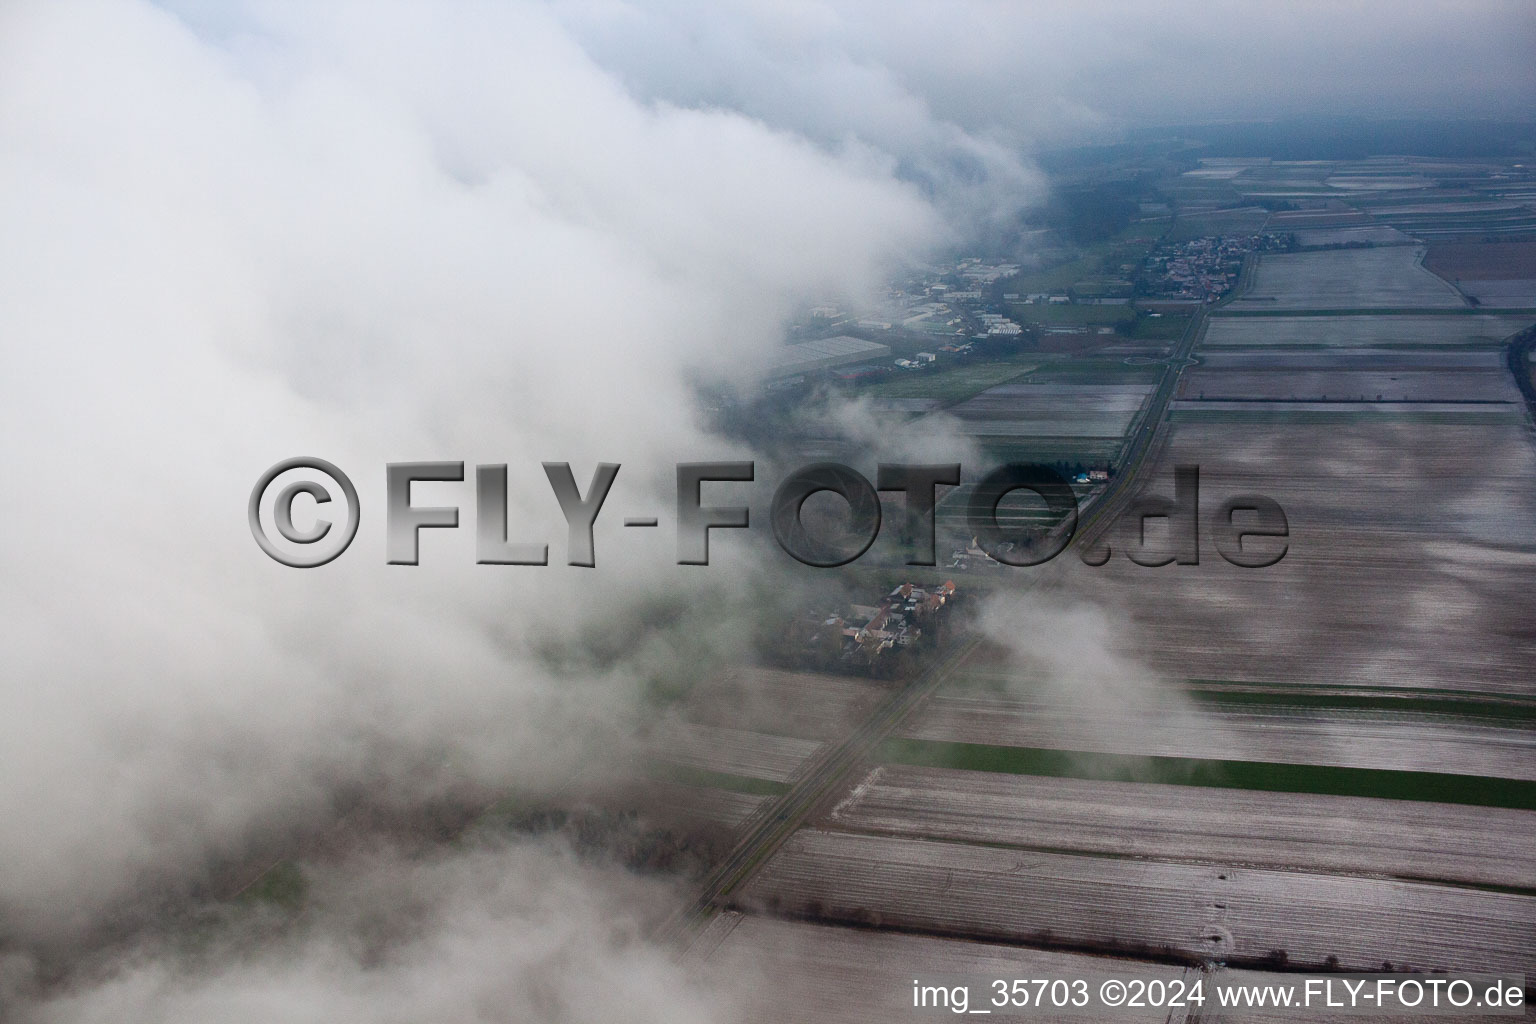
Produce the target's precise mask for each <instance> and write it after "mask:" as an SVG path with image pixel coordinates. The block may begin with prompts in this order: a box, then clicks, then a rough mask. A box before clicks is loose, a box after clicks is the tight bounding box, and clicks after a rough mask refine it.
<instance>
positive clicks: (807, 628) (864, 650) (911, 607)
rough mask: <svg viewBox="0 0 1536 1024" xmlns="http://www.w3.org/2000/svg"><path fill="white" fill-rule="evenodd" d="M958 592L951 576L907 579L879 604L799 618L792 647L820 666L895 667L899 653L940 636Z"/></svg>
mask: <svg viewBox="0 0 1536 1024" xmlns="http://www.w3.org/2000/svg"><path fill="white" fill-rule="evenodd" d="M954 597H955V584H954V583H953V582H952V581H945V582H943V583H937V584H928V585H918V584H914V583H903V584H902V585H901V586H899V587H897V588H895V589H894V590H892V591H891V592H890V593H889V594H887V595H886V596H885V598H884V599H883V600H882V601H881V602H880V603H879V604H876V605H862V604H855V605H851V606H850V607H849V608H848V609H847V610H846V612H844V613H843V614H832V615H822V614H813V615H809V616H807V617H806V618H804V619H802V620H800V621H799V622H797V623H795V626H794V629H793V633H794V636H793V637H792V645H791V646H792V648H793V649H794V650H796V651H797V652H798V654H799V657H800V660H802V661H808V662H810V663H811V664H812V665H814V666H816V667H820V668H837V669H841V670H843V671H851V672H873V673H877V674H879V673H883V672H886V671H894V670H895V669H896V666H895V664H894V662H895V661H896V660H897V659H895V658H894V657H893V656H894V655H896V654H900V653H903V652H909V651H911V650H912V648H913V647H914V646H918V645H921V644H923V643H924V642H925V641H928V642H932V641H934V640H936V639H937V637H938V634H939V633H940V632H941V631H942V627H943V625H944V623H945V621H946V620H947V617H948V613H949V611H950V610H951V609H952V607H953V601H954Z"/></svg>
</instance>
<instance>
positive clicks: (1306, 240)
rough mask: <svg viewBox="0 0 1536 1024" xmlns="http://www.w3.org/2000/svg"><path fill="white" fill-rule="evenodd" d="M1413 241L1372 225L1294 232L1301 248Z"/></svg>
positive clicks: (1391, 229) (1378, 225)
mask: <svg viewBox="0 0 1536 1024" xmlns="http://www.w3.org/2000/svg"><path fill="white" fill-rule="evenodd" d="M1412 243H1413V239H1412V238H1411V237H1410V236H1408V235H1405V234H1403V233H1402V232H1401V231H1399V230H1397V228H1394V227H1390V226H1388V225H1386V224H1372V225H1370V226H1369V227H1358V228H1304V229H1302V230H1299V231H1297V232H1296V244H1297V245H1299V246H1302V247H1303V248H1313V247H1320V246H1328V245H1411V244H1412Z"/></svg>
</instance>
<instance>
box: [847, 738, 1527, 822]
mask: <svg viewBox="0 0 1536 1024" xmlns="http://www.w3.org/2000/svg"><path fill="white" fill-rule="evenodd" d="M874 760H876V761H879V762H883V763H891V764H905V765H915V766H919V767H927V768H959V769H963V770H966V771H979V772H1002V773H1006V774H1010V775H1041V776H1046V777H1049V778H1069V779H1094V780H1098V781H1103V782H1158V783H1163V784H1165V785H1174V786H1199V787H1205V788H1214V789H1248V790H1262V791H1265V792H1271V793H1317V794H1323V795H1328V796H1359V797H1374V798H1377V799H1382V800H1416V801H1433V802H1436V803H1449V804H1468V805H1472V806H1476V807H1508V808H1513V809H1515V810H1527V811H1528V810H1536V782H1530V781H1524V780H1518V779H1494V778H1488V777H1486V776H1476V775H1451V774H1444V773H1440V772H1409V771H1391V770H1387V769H1380V768H1344V767H1339V766H1336V765H1293V764H1274V763H1270V762H1265V761H1226V760H1213V759H1208V758H1195V757H1159V756H1151V755H1126V754H1099V753H1091V752H1087V751H1076V750H1047V749H1043V748H1039V747H1001V746H994V745H991V744H984V743H953V742H946V741H941V740H919V739H888V740H886V741H885V742H883V743H882V744H881V745H880V746H879V747H878V748H877V749H876V751H875V754H874Z"/></svg>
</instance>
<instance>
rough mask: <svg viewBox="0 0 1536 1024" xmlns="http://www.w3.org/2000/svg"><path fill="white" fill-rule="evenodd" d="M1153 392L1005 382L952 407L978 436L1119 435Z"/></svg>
mask: <svg viewBox="0 0 1536 1024" xmlns="http://www.w3.org/2000/svg"><path fill="white" fill-rule="evenodd" d="M1151 393H1152V386H1151V385H1142V384H1004V385H1000V386H998V387H995V388H991V389H989V390H987V391H984V392H982V393H981V394H979V395H977V396H976V397H975V398H972V399H970V400H969V401H966V402H962V403H961V404H959V405H957V406H954V407H952V408H951V409H950V410H949V413H950V415H952V416H954V417H955V418H956V419H957V420H959V422H960V429H961V430H963V431H964V432H965V433H967V434H970V435H971V436H975V437H1001V438H1013V437H1087V438H1113V437H1120V436H1123V435H1124V434H1125V433H1126V431H1127V430H1129V429H1130V424H1131V420H1132V419H1133V418H1134V417H1135V415H1136V413H1137V412H1138V411H1140V409H1141V407H1142V406H1143V404H1145V402H1146V400H1147V398H1148V396H1149V395H1150V394H1151Z"/></svg>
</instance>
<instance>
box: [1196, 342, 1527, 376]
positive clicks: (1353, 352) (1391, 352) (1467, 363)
mask: <svg viewBox="0 0 1536 1024" xmlns="http://www.w3.org/2000/svg"><path fill="white" fill-rule="evenodd" d="M1384 366H1390V367H1395V368H1398V369H1403V370H1446V371H1450V372H1452V373H1455V372H1463V371H1467V370H1482V371H1488V372H1494V373H1501V372H1504V369H1505V366H1504V353H1503V352H1501V351H1499V350H1498V349H1491V348H1490V349H1432V348H1426V349H1417V350H1414V349H1406V348H1395V349H1392V348H1356V349H1349V348H1330V349H1312V348H1301V347H1295V348H1274V349H1265V348H1258V347H1254V348H1250V349H1246V350H1245V349H1207V350H1204V351H1202V352H1201V353H1200V365H1199V366H1197V367H1192V368H1191V369H1190V370H1189V371H1186V372H1188V373H1191V374H1200V373H1207V372H1219V371H1222V370H1268V369H1274V370H1378V369H1381V368H1382V367H1384Z"/></svg>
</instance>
